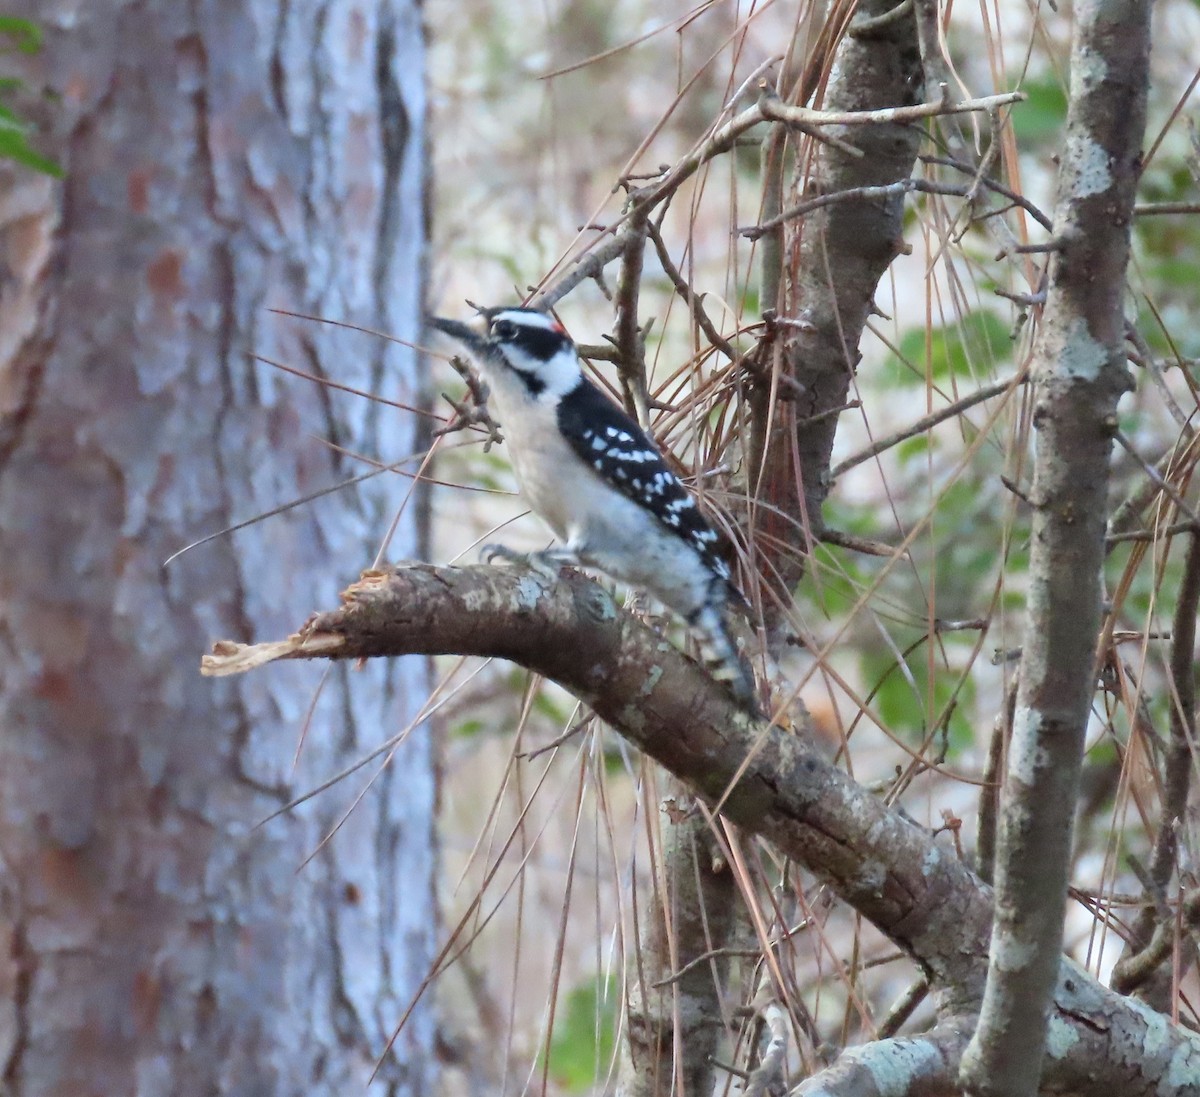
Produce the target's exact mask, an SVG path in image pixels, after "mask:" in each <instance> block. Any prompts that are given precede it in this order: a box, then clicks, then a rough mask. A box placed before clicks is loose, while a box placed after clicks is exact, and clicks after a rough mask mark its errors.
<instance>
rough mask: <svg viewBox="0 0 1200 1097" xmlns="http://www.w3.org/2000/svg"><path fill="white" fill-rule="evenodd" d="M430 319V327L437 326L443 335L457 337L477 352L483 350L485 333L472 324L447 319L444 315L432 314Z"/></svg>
mask: <svg viewBox="0 0 1200 1097" xmlns="http://www.w3.org/2000/svg"><path fill="white" fill-rule="evenodd" d="M428 320H429V326H430V327H432V328H437V330H438V331H440V332H441V333H442V334H443V335H448V336H450V338H451V339H457V340H458V341H459V342H460V343H462V345H463V346H464V347H466V348H467V350H470V351H474V352H476V353H477V354H479V353H482V352H483V350H484V348H485V346H486V340H485V338H484V336H483V334H482V333H481V332H480V331H478V330H477V329H475V328H473V327H471V325H470V324H463V323H460V322H459V321H458V320H447V319H446V318H445V317H442V316H430V317H428Z"/></svg>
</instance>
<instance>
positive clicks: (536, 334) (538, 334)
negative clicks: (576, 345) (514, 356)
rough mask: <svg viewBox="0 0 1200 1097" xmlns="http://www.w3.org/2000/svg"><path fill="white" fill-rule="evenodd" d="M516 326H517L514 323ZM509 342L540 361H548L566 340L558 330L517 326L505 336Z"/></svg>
mask: <svg viewBox="0 0 1200 1097" xmlns="http://www.w3.org/2000/svg"><path fill="white" fill-rule="evenodd" d="M514 327H516V326H515V325H514ZM504 338H505V340H506V341H507V342H510V343H513V344H515V345H516V346H518V347H520V348H521V349H522V350H523V351H525V353H526V354H528V355H530V357H532V358H537V359H538V360H540V361H543V362H545V361H548V360H549V359H551V358H553V357H554V355H555V354H557V353H558V352H559V351H560V350H561V349H562V348H563V345H564V344H565V342H566V340H565V339H564V338H563V337H562V336H561V335H560V334H559V333H558V332H556V331H550V330H549V329H547V328H525V327H516V330H515V331H513V332H512V334H511V335H507V336H504Z"/></svg>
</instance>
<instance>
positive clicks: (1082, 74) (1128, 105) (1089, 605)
mask: <svg viewBox="0 0 1200 1097" xmlns="http://www.w3.org/2000/svg"><path fill="white" fill-rule="evenodd" d="M1149 52H1150V8H1149V7H1148V6H1147V5H1143V4H1137V3H1131V2H1129V0H1081V2H1080V3H1078V4H1077V5H1076V7H1075V27H1074V33H1073V40H1072V57H1071V99H1070V107H1069V110H1068V117H1067V137H1066V142H1065V147H1064V149H1063V152H1062V159H1061V167H1060V171H1059V183H1058V199H1057V204H1056V209H1055V216H1054V232H1053V235H1054V238H1055V239H1056V240H1057V241H1058V242H1059V243H1060V245H1061V246H1060V249H1059V250H1058V251H1057V252H1055V254H1054V256H1053V257H1052V259H1051V261H1050V269H1049V278H1048V286H1047V297H1046V309H1045V313H1044V315H1043V318H1042V329H1041V331H1040V333H1039V339H1038V342H1037V345H1036V347H1035V352H1034V358H1035V365H1034V371H1033V372H1034V376H1035V377H1036V379H1037V389H1036V395H1035V401H1036V403H1035V410H1034V424H1035V426H1036V427H1037V429H1038V434H1037V441H1036V447H1035V456H1034V482H1033V496H1034V497H1035V498H1036V499H1037V501H1038V503H1039V505H1038V507H1036V508H1035V509H1034V511H1033V527H1032V532H1031V536H1030V543H1031V546H1032V548H1031V553H1030V565H1029V591H1028V596H1027V602H1028V618H1027V623H1026V629H1025V636H1024V641H1023V644H1022V648H1023V655H1022V664H1021V675H1020V685H1019V687H1018V694H1017V707H1016V712H1015V715H1014V719H1013V736H1012V744H1011V747H1010V751H1009V763H1008V777H1007V782H1006V786H1005V800H1004V805H1003V808H1002V814H1001V824H1000V837H999V842H998V846H997V851H996V885H995V886H996V914H995V924H994V926H993V930H992V944H991V960H990V965H989V970H988V980H987V988H986V991H985V994H984V1002H983V1009H982V1011H981V1013H980V1022H979V1027H978V1028H977V1029H976V1032H975V1035H974V1037H973V1038H972V1040H971V1045H970V1047H969V1048H968V1049H967V1052H966V1053H965V1054H964V1056H963V1063H962V1083H963V1086H964V1088H965V1089H967V1090H968V1091H970V1092H971V1093H972V1094H976V1095H978V1097H1017V1095H1025V1094H1031V1093H1034V1092H1036V1091H1037V1088H1038V1080H1039V1076H1040V1075H1041V1073H1042V1069H1043V1064H1042V1057H1043V1051H1044V1048H1045V1046H1046V1031H1047V1017H1048V1007H1049V1004H1050V1001H1051V998H1052V995H1053V993H1054V987H1055V980H1056V979H1057V978H1058V977H1059V975H1060V972H1061V968H1062V957H1061V953H1062V933H1063V917H1064V914H1065V910H1066V894H1067V872H1068V867H1069V861H1070V852H1071V830H1072V822H1073V813H1074V811H1075V805H1076V799H1077V795H1078V787H1079V772H1080V766H1081V761H1082V752H1083V742H1084V731H1085V729H1086V726H1087V721H1088V714H1089V711H1090V706H1091V701H1092V695H1093V693H1094V691H1095V681H1096V666H1095V660H1096V642H1097V636H1098V632H1099V624H1100V602H1101V595H1102V590H1101V585H1100V568H1101V564H1102V563H1103V560H1104V534H1105V523H1104V519H1105V514H1106V511H1107V506H1108V498H1107V495H1108V467H1109V458H1110V454H1111V450H1112V437H1113V434H1114V433H1115V431H1116V428H1117V416H1116V406H1117V400H1118V399H1119V398H1120V396H1121V395H1122V393H1124V392H1125V391H1126V389H1127V388H1128V387H1129V381H1128V377H1127V375H1126V372H1125V369H1124V360H1125V357H1124V353H1123V344H1124V318H1123V317H1124V313H1123V308H1122V305H1123V302H1124V294H1125V272H1126V266H1127V263H1128V258H1129V226H1130V222H1131V219H1132V209H1133V195H1134V189H1135V186H1136V183H1137V178H1138V175H1139V172H1140V170H1141V148H1142V136H1143V131H1144V128H1145V116H1146V89H1147V87H1148V86H1149V70H1148V65H1149ZM1114 97H1116V99H1119V101H1120V102H1121V103H1122V109H1121V110H1119V111H1114V110H1113V109H1112V103H1113V102H1114ZM1047 1066H1049V1061H1048V1062H1047Z"/></svg>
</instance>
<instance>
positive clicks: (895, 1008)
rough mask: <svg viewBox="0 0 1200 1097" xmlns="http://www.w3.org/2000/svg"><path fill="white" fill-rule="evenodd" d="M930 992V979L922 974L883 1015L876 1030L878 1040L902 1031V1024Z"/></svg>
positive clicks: (886, 1038)
mask: <svg viewBox="0 0 1200 1097" xmlns="http://www.w3.org/2000/svg"><path fill="white" fill-rule="evenodd" d="M928 993H929V980H928V979H926V978H925V976H924V975H922V976H921V977H920V978H918V979H917V980H916V982H914V983H913V984H912V985H911V986H910V987H909V988H908V989H907V990H906V991H905V992H904V993H903V994H901V995H900V997H899V998H897V999H896V1000H895V1001H894V1002H893V1003H892V1005H891V1007H890V1008H889V1009H888V1011H887V1013H885V1014H884V1015H883V1019H882V1020H881V1021H880V1022H879V1025H878V1027H877V1029H876V1031H875V1039H876V1040H888V1039H890V1038H891V1037H893V1036H895V1035H896V1033H897V1032H899V1031H900V1028H901V1026H903V1024H904V1022H905V1021H907V1020H908V1019H909V1018H910V1017H911V1016H912V1015H913V1013H914V1012H915V1011H916V1008H917V1006H919V1005H920V1004H921V1003H922V1002H923V1001H924V1000H925V997H926V995H927V994H928Z"/></svg>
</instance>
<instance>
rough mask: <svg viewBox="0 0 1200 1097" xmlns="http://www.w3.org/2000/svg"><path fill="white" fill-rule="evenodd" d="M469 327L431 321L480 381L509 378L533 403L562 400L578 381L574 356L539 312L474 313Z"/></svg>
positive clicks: (560, 331)
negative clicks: (462, 352)
mask: <svg viewBox="0 0 1200 1097" xmlns="http://www.w3.org/2000/svg"><path fill="white" fill-rule="evenodd" d="M476 311H477V312H478V314H479V315H478V317H477V318H476V320H475V321H474V322H472V323H470V324H464V323H461V322H460V321H458V320H447V319H444V318H443V317H441V316H431V317H430V318H429V323H430V324H431V325H432V326H433V327H435V328H437V330H438V331H440V332H442V333H443V334H445V335H449V336H450V338H451V339H456V340H458V342H459V343H461V344H462V345H463V346H464V347H465V348H466V349H467V351H468V352H469V353H470V354H471V357H473V358H474V359H475V360H476V362H477V363H478V364H479V367H480V369H482V370H483V373H484V375H485V376H491V377H493V378H496V379H499V378H500V377H503V376H504V375H511V376H513V377H514V378H515V379H517V380H518V381H520V382H521V383H522V384H523V385H524V386H525V388H526V389H527V390H528V392H529V394H530V395H531V396H532V397H533V398H535V399H538V398H542V397H547V398H551V399H554V398H557V397H561V396H565V395H566V394H567V393H568V392H570V391H571V390H572V389H574V388H575V386H576V385H578V384H579V380H580V377H581V376H582V374H581V370H580V366H579V356H578V354H577V353H576V351H575V344H574V343H573V342H571V337H570V336H569V335H567V333H566V332H565V331H564V330H563V327H562V325H561V324H560V323H559V322H558V321H557V320H555V319H554V317H553V316H551V315H550V314H549V313H548V312H543V311H542V310H541V309H529V308H521V307H519V306H516V305H511V306H509V305H504V306H500V307H499V308H487V309H483V308H477V309H476Z"/></svg>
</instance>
